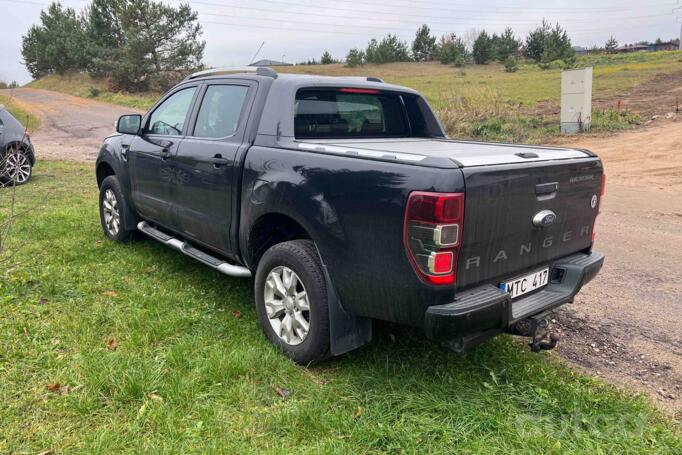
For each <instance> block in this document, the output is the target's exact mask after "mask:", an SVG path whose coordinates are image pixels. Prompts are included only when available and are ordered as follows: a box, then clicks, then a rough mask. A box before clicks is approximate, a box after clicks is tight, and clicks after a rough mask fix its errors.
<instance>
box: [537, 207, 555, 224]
mask: <svg viewBox="0 0 682 455" xmlns="http://www.w3.org/2000/svg"><path fill="white" fill-rule="evenodd" d="M555 221H556V213H554V212H552V211H551V210H543V211H541V212H538V213H536V214H535V216H534V217H533V226H537V227H545V226H549V225H550V224H554V222H555Z"/></svg>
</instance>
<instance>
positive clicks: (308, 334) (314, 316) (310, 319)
mask: <svg viewBox="0 0 682 455" xmlns="http://www.w3.org/2000/svg"><path fill="white" fill-rule="evenodd" d="M255 295H256V310H257V311H258V318H259V320H260V323H261V326H262V328H263V332H265V335H266V336H267V337H268V339H269V340H270V341H271V342H272V343H273V344H275V345H276V346H277V347H279V349H281V350H282V351H283V352H284V353H285V354H286V355H288V356H289V357H291V358H292V359H293V360H294V361H296V362H297V363H300V364H309V363H314V362H319V361H321V360H324V359H326V358H327V357H329V310H328V303H327V285H326V281H325V277H324V274H323V272H322V263H321V261H320V258H319V256H318V253H317V249H316V248H315V245H314V244H313V242H311V241H310V240H293V241H289V242H283V243H279V244H277V245H275V246H273V247H272V248H270V249H269V250H268V251H266V252H265V254H264V255H263V258H262V259H261V261H260V263H259V264H258V270H257V271H256V281H255Z"/></svg>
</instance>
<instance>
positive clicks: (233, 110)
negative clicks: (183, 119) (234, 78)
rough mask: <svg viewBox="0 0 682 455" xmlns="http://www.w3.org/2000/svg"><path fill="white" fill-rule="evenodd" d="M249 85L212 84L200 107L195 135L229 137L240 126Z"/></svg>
mask: <svg viewBox="0 0 682 455" xmlns="http://www.w3.org/2000/svg"><path fill="white" fill-rule="evenodd" d="M248 91H249V87H246V86H243V85H211V86H209V87H208V88H207V89H206V95H204V100H203V101H202V103H201V108H199V115H198V116H197V123H196V126H195V128H194V136H197V137H212V138H218V137H227V136H231V135H233V134H234V133H235V132H236V131H237V128H238V127H239V118H240V115H241V112H242V108H243V107H244V101H245V100H246V94H247V93H248Z"/></svg>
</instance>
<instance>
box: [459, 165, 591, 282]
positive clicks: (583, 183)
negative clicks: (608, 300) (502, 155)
mask: <svg viewBox="0 0 682 455" xmlns="http://www.w3.org/2000/svg"><path fill="white" fill-rule="evenodd" d="M462 172H463V174H464V178H465V184H466V202H465V212H464V229H463V239H462V249H461V251H460V255H459V264H458V272H457V287H458V288H464V287H468V286H471V285H474V284H476V283H481V282H486V281H487V282H490V281H495V282H496V281H502V280H503V279H507V278H513V277H514V276H515V275H518V274H519V273H521V272H523V271H526V270H532V269H533V268H536V267H539V266H540V265H542V264H545V263H547V262H549V261H551V260H553V259H556V258H559V257H562V256H566V255H568V254H571V253H574V252H576V251H580V250H583V249H586V248H589V247H590V245H591V242H592V229H593V224H594V220H595V217H596V215H597V211H598V198H599V195H600V190H601V176H602V174H603V168H602V164H601V161H599V159H597V158H579V159H563V160H558V161H544V162H533V163H523V164H505V165H493V166H472V167H465V168H463V169H462ZM542 211H551V212H552V213H554V214H555V215H556V218H555V220H554V221H553V222H551V223H549V221H550V219H551V217H550V218H548V219H545V221H546V222H548V223H547V225H538V224H541V223H538V220H540V218H543V217H542V216H540V217H539V218H538V214H539V213H540V212H542ZM545 213H549V212H545ZM534 218H536V223H535V224H534V221H533V220H534Z"/></svg>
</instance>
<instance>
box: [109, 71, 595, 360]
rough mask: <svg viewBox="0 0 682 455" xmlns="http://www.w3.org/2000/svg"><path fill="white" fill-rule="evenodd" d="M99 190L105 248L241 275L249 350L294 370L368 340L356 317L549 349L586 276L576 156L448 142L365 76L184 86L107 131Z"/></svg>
mask: <svg viewBox="0 0 682 455" xmlns="http://www.w3.org/2000/svg"><path fill="white" fill-rule="evenodd" d="M97 184H98V186H99V188H100V214H101V222H102V227H103V229H104V233H105V235H106V236H107V237H109V238H110V239H112V240H115V241H119V242H122V241H126V240H128V239H130V238H131V235H132V234H133V233H134V231H141V232H143V233H145V234H147V235H148V236H151V237H153V238H154V239H156V240H158V241H160V242H162V243H165V244H166V245H168V246H170V247H172V248H175V249H177V250H179V251H181V252H182V253H184V254H186V255H188V256H190V257H192V258H194V259H196V260H198V261H200V262H202V263H204V264H206V265H207V266H209V267H212V268H214V269H216V270H218V271H220V272H222V273H225V274H227V275H231V276H236V277H251V276H254V277H255V280H254V282H255V299H256V308H257V312H258V316H259V318H260V322H261V325H262V327H263V330H264V332H265V334H266V335H267V337H268V338H269V339H270V340H271V341H272V342H273V343H275V344H276V345H277V346H278V347H279V348H280V349H282V350H283V351H284V352H285V353H286V354H287V355H289V356H290V357H292V358H293V359H294V360H295V361H297V362H299V363H309V362H314V361H319V360H322V359H324V358H327V357H329V356H332V355H339V354H342V353H344V352H347V351H349V350H351V349H355V348H357V347H359V346H361V345H363V344H365V343H367V342H368V341H369V340H370V339H371V337H372V319H381V320H386V321H392V322H395V323H400V324H408V325H411V326H415V327H420V328H423V329H424V330H425V332H426V335H427V336H428V337H429V338H431V339H433V340H436V341H438V342H440V343H442V344H444V345H446V346H447V347H449V348H451V349H453V350H455V351H459V352H461V351H464V350H466V349H468V348H470V347H471V346H474V345H476V344H478V343H481V342H483V341H485V340H486V339H488V338H491V337H493V336H495V335H496V334H499V333H501V332H505V331H506V332H510V333H516V334H520V335H526V336H530V337H532V342H531V347H532V348H533V349H534V350H540V349H543V348H544V349H549V348H551V347H553V346H554V344H555V343H556V337H554V336H553V334H551V333H550V332H549V331H548V328H547V324H546V322H547V318H546V317H545V314H546V312H547V311H548V310H551V309H553V308H556V307H557V306H559V305H562V304H565V303H568V302H571V301H572V300H573V298H574V297H575V295H576V293H577V292H578V291H579V290H580V288H581V287H582V286H583V285H584V284H585V283H587V282H588V281H590V280H591V279H592V278H594V276H595V275H596V274H597V273H598V271H599V269H600V268H601V266H602V263H603V261H604V256H603V255H602V254H600V253H598V252H594V251H592V244H593V240H594V225H595V220H596V218H597V215H598V213H599V206H600V202H601V198H602V196H603V191H604V179H603V168H602V163H601V161H600V160H599V158H597V157H596V156H595V155H594V154H593V153H591V152H589V151H586V150H577V149H569V148H554V147H535V146H519V145H507V144H494V143H480V142H465V141H456V140H449V139H447V138H446V136H445V133H444V132H443V128H442V127H441V125H440V123H439V122H438V120H437V118H436V117H435V115H434V114H433V111H432V110H431V109H430V107H429V105H428V103H427V102H426V100H425V99H424V98H423V97H422V96H420V95H419V94H418V93H417V92H415V91H413V90H410V89H408V88H405V87H400V86H396V85H390V84H386V83H383V81H381V80H380V79H376V78H355V77H347V78H333V77H320V76H307V75H288V74H279V75H278V74H277V73H275V72H274V71H273V70H271V69H269V68H258V69H256V68H244V69H215V70H208V71H203V72H199V73H196V74H193V75H191V76H189V77H188V78H187V79H185V80H184V81H183V82H182V83H180V84H178V85H177V86H176V87H174V88H173V89H172V90H170V91H169V92H168V93H167V94H166V95H164V96H163V98H162V99H161V100H160V101H159V102H158V103H157V104H156V105H155V106H154V107H153V108H152V109H151V110H150V111H149V112H148V113H147V114H146V115H144V116H140V115H127V116H123V117H121V118H120V119H119V121H118V123H117V133H116V134H114V135H111V136H109V137H107V138H106V139H105V141H104V144H103V145H102V148H101V151H100V154H99V158H98V159H97ZM548 337H550V338H549V339H548Z"/></svg>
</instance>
